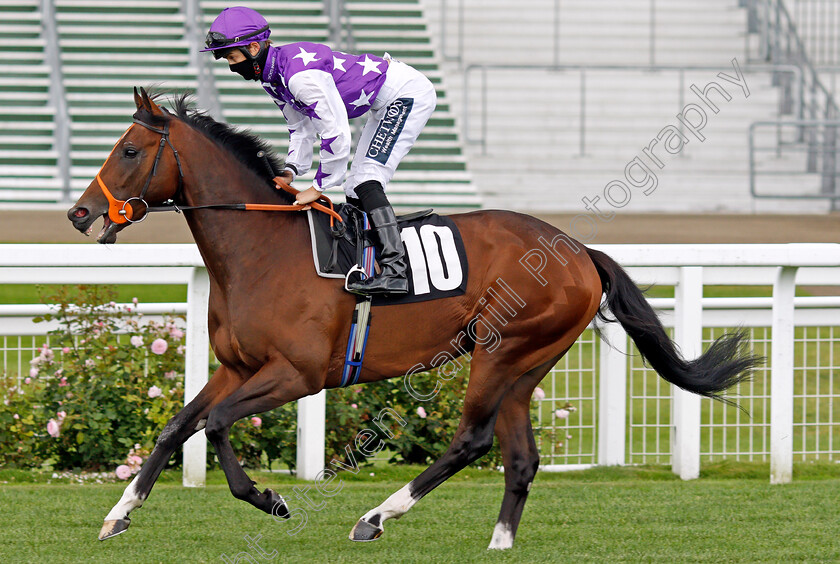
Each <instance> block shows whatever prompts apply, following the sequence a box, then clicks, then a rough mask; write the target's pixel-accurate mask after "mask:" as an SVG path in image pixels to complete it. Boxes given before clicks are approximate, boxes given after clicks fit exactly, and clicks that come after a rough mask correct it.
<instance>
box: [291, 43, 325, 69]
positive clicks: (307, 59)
mask: <svg viewBox="0 0 840 564" xmlns="http://www.w3.org/2000/svg"><path fill="white" fill-rule="evenodd" d="M292 58H293V59H300V60H301V61H303V66H307V65H308V64H309V63H311V62H313V61H320V60H321V59H316V58H315V53H309V52H308V51H307V50H306V49H304V48H303V47H301V48H300V53H298V54H297V55H295V56H294V57H292Z"/></svg>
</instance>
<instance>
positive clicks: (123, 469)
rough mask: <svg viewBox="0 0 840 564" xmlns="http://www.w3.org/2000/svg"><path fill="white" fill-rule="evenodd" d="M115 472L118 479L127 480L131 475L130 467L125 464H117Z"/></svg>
mask: <svg viewBox="0 0 840 564" xmlns="http://www.w3.org/2000/svg"><path fill="white" fill-rule="evenodd" d="M115 474H116V475H117V478H119V479H120V480H127V479H129V478H130V477H131V468H129V467H128V466H126V465H125V464H120V465H119V466H117V470H116V472H115Z"/></svg>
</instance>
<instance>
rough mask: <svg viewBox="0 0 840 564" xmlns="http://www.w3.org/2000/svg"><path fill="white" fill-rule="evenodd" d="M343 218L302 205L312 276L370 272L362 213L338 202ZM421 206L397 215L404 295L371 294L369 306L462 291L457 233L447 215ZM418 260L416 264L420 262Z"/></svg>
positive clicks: (370, 238)
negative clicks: (405, 277) (404, 263)
mask: <svg viewBox="0 0 840 564" xmlns="http://www.w3.org/2000/svg"><path fill="white" fill-rule="evenodd" d="M335 211H336V212H337V213H338V214H339V215H340V217H341V218H342V220H343V221H335V220H334V221H330V217H329V216H328V215H326V214H323V213H313V210H308V211H307V212H306V213H307V218H308V220H309V233H310V238H311V241H312V257H313V261H314V264H315V271H316V272H317V274H318V276H322V277H324V278H335V279H344V280H347V278H348V276H372V275H375V267H374V262H375V260H374V256H373V255H375V252H374V249H375V245H376V244H377V243H378V241H377V238H376V234H375V231H374V230H371V229H369V227H370V225H369V223H368V220H367V216H366V214H365V213H364V212H363V211H362V210H360V209H359V208H357V207H356V206H354V205H352V204H338V205H337V206H336V208H335ZM433 211H434V210H431V209H425V210H421V211H418V212H414V213H410V214H406V215H401V216H397V222H398V225H399V228H400V230H401V232H402V238H403V241H404V244H405V246H406V260H407V263H408V266H409V272H408V278H409V293H408V295H397V296H377V297H376V298H375V299H374V300H373V305H374V306H377V305H392V304H398V303H399V304H403V303H411V302H418V301H426V300H432V299H438V298H444V297H450V296H456V295H461V294H463V293H464V291H465V290H466V283H467V260H466V253H465V252H464V244H463V241H462V239H461V234H460V232H459V231H458V228H457V226H456V225H455V223H454V222H453V221H452V220H451V219H449V218H448V217H447V216H441V215H438V214H435V213H433ZM421 263H422V264H421Z"/></svg>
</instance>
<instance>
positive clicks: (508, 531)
mask: <svg viewBox="0 0 840 564" xmlns="http://www.w3.org/2000/svg"><path fill="white" fill-rule="evenodd" d="M564 354H565V353H564ZM562 356H563V355H560V356H559V357H557V358H555V359H553V360H552V361H551V362H549V363H546V364H544V365H542V366H539V367H537V368H535V369H533V370H531V371H529V372H527V373H525V374H524V375H523V376H522V377H521V378H520V379H519V380H517V381H516V384H514V386H513V388H512V389H511V390H510V391H509V392H508V393H507V395H506V396H505V398H504V400H502V406H501V408H500V409H499V416H498V417H497V418H496V436H497V437H498V438H499V445H500V446H501V449H502V459H503V461H504V466H505V496H504V498H503V499H502V509H501V511H499V519H498V521H496V527H495V528H494V529H493V538H492V540H491V541H490V546H488V547H487V548H491V549H506V548H511V547H512V546H513V539H514V537H515V536H516V529H517V527H518V526H519V520H520V519H521V518H522V510H523V509H525V501H526V500H527V499H528V492H530V491H531V483H532V482H533V481H534V476H535V475H536V473H537V468H538V467H539V464H540V454H539V451H538V450H537V443H536V441H534V431H533V429H532V428H531V413H530V407H531V394H532V393H533V391H534V388H535V387H536V385H537V384H538V383H539V382H540V380H542V379H543V378H544V377H545V375H546V374H548V372H549V371H550V370H551V368H552V367H553V366H554V365H555V364H556V363H557V361H558V360H559V359H560V357H562Z"/></svg>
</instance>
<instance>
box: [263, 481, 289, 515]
mask: <svg viewBox="0 0 840 564" xmlns="http://www.w3.org/2000/svg"><path fill="white" fill-rule="evenodd" d="M265 493H267V494H268V497H269V499H270V500H271V510H270V511H269V513H271V514H272V515H273V516H275V517H279V518H281V519H288V518H289V517H291V516H292V514H291V513H290V512H289V506H288V505H287V504H286V500H285V499H283V496H282V495H280V494H279V493H277V492H276V491H274V490H272V489H270V488H267V489H266V490H265Z"/></svg>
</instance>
